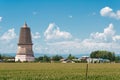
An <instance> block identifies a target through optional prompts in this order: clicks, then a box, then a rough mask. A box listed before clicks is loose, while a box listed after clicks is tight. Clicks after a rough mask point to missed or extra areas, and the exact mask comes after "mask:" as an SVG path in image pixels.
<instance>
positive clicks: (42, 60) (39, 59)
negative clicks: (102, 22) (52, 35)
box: [35, 55, 51, 62]
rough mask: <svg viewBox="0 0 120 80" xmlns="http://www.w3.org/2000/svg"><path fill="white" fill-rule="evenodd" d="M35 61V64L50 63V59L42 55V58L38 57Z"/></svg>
mask: <svg viewBox="0 0 120 80" xmlns="http://www.w3.org/2000/svg"><path fill="white" fill-rule="evenodd" d="M35 61H36V62H50V61H51V59H50V57H48V56H47V55H44V56H40V57H38V58H36V59H35Z"/></svg>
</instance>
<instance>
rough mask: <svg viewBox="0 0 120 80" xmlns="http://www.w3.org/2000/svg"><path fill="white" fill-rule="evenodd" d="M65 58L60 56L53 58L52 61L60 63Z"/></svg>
mask: <svg viewBox="0 0 120 80" xmlns="http://www.w3.org/2000/svg"><path fill="white" fill-rule="evenodd" d="M62 58H63V57H62V56H59V55H55V56H53V57H52V60H53V61H60V59H62Z"/></svg>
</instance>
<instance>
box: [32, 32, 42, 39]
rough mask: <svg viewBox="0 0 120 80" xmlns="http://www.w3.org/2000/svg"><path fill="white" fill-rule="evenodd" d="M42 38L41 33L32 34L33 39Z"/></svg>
mask: <svg viewBox="0 0 120 80" xmlns="http://www.w3.org/2000/svg"><path fill="white" fill-rule="evenodd" d="M40 37H41V36H40V33H39V32H35V34H33V33H32V38H33V39H39V38H40Z"/></svg>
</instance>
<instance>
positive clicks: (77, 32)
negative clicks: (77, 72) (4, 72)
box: [0, 0, 120, 54]
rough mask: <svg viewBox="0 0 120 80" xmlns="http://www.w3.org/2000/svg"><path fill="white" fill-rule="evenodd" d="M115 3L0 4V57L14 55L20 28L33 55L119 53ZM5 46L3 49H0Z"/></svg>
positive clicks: (8, 0) (14, 0)
mask: <svg viewBox="0 0 120 80" xmlns="http://www.w3.org/2000/svg"><path fill="white" fill-rule="evenodd" d="M119 3H120V1H119V0H0V53H16V51H17V43H18V38H19V31H20V27H22V26H23V25H24V22H25V21H26V22H27V24H28V26H29V27H30V28H31V32H32V33H31V34H32V37H33V43H34V46H33V49H34V52H35V53H47V54H69V53H71V54H84V53H90V52H91V51H94V50H109V51H114V52H115V53H117V54H118V53H119V52H120V31H119V30H120V7H119ZM4 46H5V48H4Z"/></svg>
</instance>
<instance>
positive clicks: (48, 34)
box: [44, 23, 72, 41]
mask: <svg viewBox="0 0 120 80" xmlns="http://www.w3.org/2000/svg"><path fill="white" fill-rule="evenodd" d="M44 37H45V39H46V40H47V41H48V40H67V39H71V38H72V35H71V34H70V33H69V32H66V31H61V30H60V28H59V27H58V26H57V25H56V24H55V23H50V24H49V26H48V28H47V29H46V31H45V32H44Z"/></svg>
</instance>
